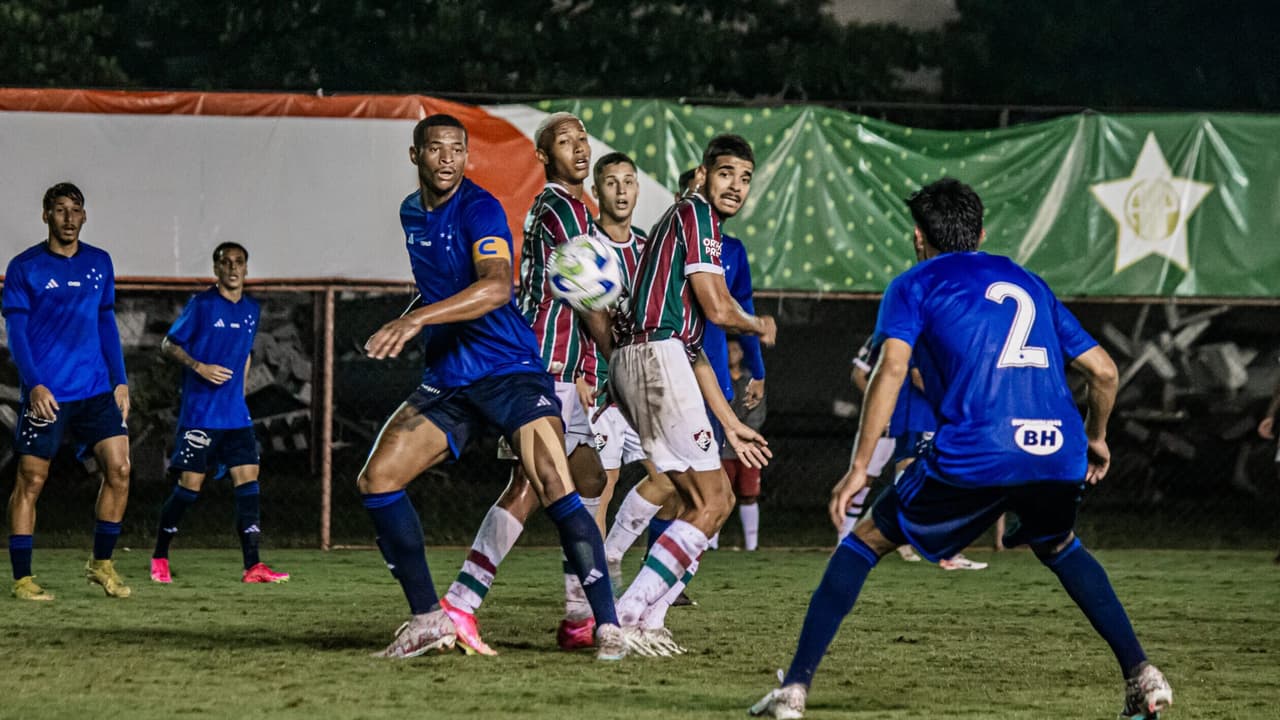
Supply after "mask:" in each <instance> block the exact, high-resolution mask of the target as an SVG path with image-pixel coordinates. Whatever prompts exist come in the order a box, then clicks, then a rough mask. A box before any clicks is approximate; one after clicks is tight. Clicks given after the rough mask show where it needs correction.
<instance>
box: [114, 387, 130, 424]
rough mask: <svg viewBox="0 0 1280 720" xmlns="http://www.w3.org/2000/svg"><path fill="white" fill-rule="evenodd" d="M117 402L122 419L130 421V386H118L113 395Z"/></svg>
mask: <svg viewBox="0 0 1280 720" xmlns="http://www.w3.org/2000/svg"><path fill="white" fill-rule="evenodd" d="M111 394H112V395H113V396H114V397H115V400H116V407H118V408H120V419H121V420H128V419H129V386H128V385H123V384H121V385H117V386H116V389H115V390H113V391H112V393H111Z"/></svg>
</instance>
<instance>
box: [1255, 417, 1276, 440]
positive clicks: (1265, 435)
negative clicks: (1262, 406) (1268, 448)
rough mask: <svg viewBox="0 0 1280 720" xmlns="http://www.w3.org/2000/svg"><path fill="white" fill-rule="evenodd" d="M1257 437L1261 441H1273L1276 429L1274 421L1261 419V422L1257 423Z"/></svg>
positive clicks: (1267, 418)
mask: <svg viewBox="0 0 1280 720" xmlns="http://www.w3.org/2000/svg"><path fill="white" fill-rule="evenodd" d="M1258 437H1260V438H1262V439H1263V440H1275V439H1276V429H1275V420H1273V419H1272V418H1271V417H1264V418H1262V422H1260V423H1258Z"/></svg>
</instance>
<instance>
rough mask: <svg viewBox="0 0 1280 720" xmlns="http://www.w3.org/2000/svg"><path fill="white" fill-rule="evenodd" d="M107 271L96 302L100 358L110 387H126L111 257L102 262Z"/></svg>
mask: <svg viewBox="0 0 1280 720" xmlns="http://www.w3.org/2000/svg"><path fill="white" fill-rule="evenodd" d="M104 262H105V263H106V266H107V269H106V272H104V273H103V274H102V296H101V298H100V299H99V300H98V343H99V347H100V348H101V349H102V358H103V360H105V361H106V363H107V375H108V377H109V378H110V379H111V385H112V387H115V386H116V385H127V384H128V383H129V378H128V376H127V375H126V374H125V370H124V348H123V347H122V346H121V345H120V326H118V325H116V312H115V311H116V271H115V268H114V267H113V266H112V264H111V257H110V256H107V257H106V258H105V260H104Z"/></svg>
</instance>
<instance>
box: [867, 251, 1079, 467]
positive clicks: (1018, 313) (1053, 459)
mask: <svg viewBox="0 0 1280 720" xmlns="http://www.w3.org/2000/svg"><path fill="white" fill-rule="evenodd" d="M887 338H896V339H898V340H901V341H903V342H906V343H907V344H909V345H911V346H912V361H913V362H914V363H915V364H917V365H918V366H919V368H920V371H921V373H922V374H923V376H924V381H925V395H926V397H928V399H929V402H930V404H931V405H932V406H933V408H934V409H935V411H936V413H937V417H938V432H937V435H935V436H934V440H933V450H932V451H931V452H929V453H927V454H926V455H925V456H924V458H923V460H924V462H925V463H926V464H927V469H928V470H929V471H930V472H932V473H933V474H934V475H936V476H937V477H939V478H941V479H942V480H944V481H946V482H948V483H951V484H954V485H960V486H966V487H978V486H998V485H1017V484H1021V483H1026V482H1034V481H1065V482H1080V481H1082V480H1083V479H1084V476H1085V470H1086V462H1087V461H1086V449H1087V445H1086V439H1085V433H1084V422H1083V420H1082V419H1081V417H1080V412H1079V410H1078V409H1077V408H1076V405H1075V402H1074V400H1073V399H1072V397H1071V390H1070V388H1069V387H1068V386H1067V377H1066V366H1067V363H1069V362H1070V360H1072V359H1074V358H1076V357H1078V356H1080V355H1081V354H1082V353H1084V352H1085V351H1087V350H1089V349H1090V348H1092V347H1094V346H1095V345H1097V341H1095V340H1094V339H1093V338H1092V337H1091V336H1090V335H1089V334H1088V333H1087V332H1085V331H1084V329H1083V328H1081V327H1080V323H1079V322H1078V321H1077V320H1076V319H1075V316H1073V315H1072V314H1071V312H1070V311H1069V310H1067V309H1066V307H1064V306H1063V305H1062V303H1061V302H1059V301H1058V299H1057V298H1056V297H1055V296H1054V294H1053V292H1052V291H1051V290H1050V289H1049V287H1048V285H1046V284H1045V282H1044V281H1043V280H1041V279H1040V278H1039V277H1038V276H1036V275H1034V274H1032V273H1031V272H1028V271H1027V270H1025V269H1023V268H1022V267H1021V266H1019V265H1017V264H1016V263H1014V262H1013V261H1012V260H1010V259H1008V258H1005V257H1000V256H996V255H988V254H986V253H981V252H972V253H947V254H944V255H939V256H937V257H935V258H932V259H930V260H927V261H925V262H922V263H920V264H918V265H916V266H915V267H913V268H911V269H910V270H907V271H906V272H904V273H903V274H902V275H900V276H898V277H897V278H895V279H894V280H893V282H891V283H890V284H889V287H888V288H887V289H886V290H885V295H884V300H883V301H882V302H881V304H880V317H879V320H878V321H877V325H876V340H877V342H883V341H884V340H885V339H887Z"/></svg>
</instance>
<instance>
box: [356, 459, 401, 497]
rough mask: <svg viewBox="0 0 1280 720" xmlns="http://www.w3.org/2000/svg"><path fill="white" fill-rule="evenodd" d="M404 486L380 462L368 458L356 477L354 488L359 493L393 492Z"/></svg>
mask: <svg viewBox="0 0 1280 720" xmlns="http://www.w3.org/2000/svg"><path fill="white" fill-rule="evenodd" d="M402 487H404V483H401V482H400V480H399V478H398V477H396V475H395V473H393V472H390V469H389V468H387V467H386V466H384V465H383V464H382V463H379V462H375V461H374V460H372V459H371V460H370V461H369V462H368V463H366V464H365V466H364V469H363V470H361V471H360V475H359V476H358V477H357V478H356V489H358V490H359V491H360V494H361V495H373V494H377V493H387V492H395V491H396V490H399V489H401V488H402Z"/></svg>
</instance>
